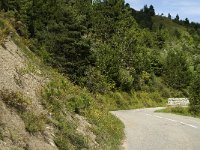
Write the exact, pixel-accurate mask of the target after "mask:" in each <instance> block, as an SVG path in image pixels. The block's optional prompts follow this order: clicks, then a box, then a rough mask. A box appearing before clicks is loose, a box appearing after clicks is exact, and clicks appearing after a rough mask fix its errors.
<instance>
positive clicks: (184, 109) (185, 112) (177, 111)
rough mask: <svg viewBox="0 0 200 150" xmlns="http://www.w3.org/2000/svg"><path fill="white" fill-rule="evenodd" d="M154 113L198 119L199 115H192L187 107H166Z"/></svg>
mask: <svg viewBox="0 0 200 150" xmlns="http://www.w3.org/2000/svg"><path fill="white" fill-rule="evenodd" d="M156 112H163V113H173V114H177V115H184V116H192V117H197V118H200V114H198V115H197V114H193V113H192V112H191V111H190V109H189V107H167V108H165V109H161V110H157V111H156Z"/></svg>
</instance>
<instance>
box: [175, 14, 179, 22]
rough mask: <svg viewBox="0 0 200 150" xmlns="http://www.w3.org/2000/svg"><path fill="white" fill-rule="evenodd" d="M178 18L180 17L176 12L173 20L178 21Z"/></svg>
mask: <svg viewBox="0 0 200 150" xmlns="http://www.w3.org/2000/svg"><path fill="white" fill-rule="evenodd" d="M179 19H180V18H179V15H178V14H177V15H176V17H175V19H174V21H175V22H179Z"/></svg>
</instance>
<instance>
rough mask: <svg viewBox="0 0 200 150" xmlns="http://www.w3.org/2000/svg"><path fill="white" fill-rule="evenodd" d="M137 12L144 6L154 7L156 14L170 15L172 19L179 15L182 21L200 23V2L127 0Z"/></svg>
mask: <svg viewBox="0 0 200 150" xmlns="http://www.w3.org/2000/svg"><path fill="white" fill-rule="evenodd" d="M125 1H126V3H129V4H130V6H131V7H132V8H134V9H136V10H140V9H141V8H143V7H144V5H146V4H147V5H148V6H149V5H151V4H152V5H153V6H154V9H155V11H156V14H162V13H163V14H164V15H165V16H167V15H168V13H170V14H171V15H172V17H175V16H176V15H177V14H178V15H179V17H180V19H185V18H188V19H189V20H190V21H193V22H198V23H200V0H125Z"/></svg>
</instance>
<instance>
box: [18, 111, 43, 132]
mask: <svg viewBox="0 0 200 150" xmlns="http://www.w3.org/2000/svg"><path fill="white" fill-rule="evenodd" d="M20 116H21V118H22V119H23V121H24V123H25V127H26V130H27V131H28V132H30V133H35V132H42V131H44V129H45V124H46V120H47V119H46V117H45V115H39V116H38V115H36V114H34V113H33V112H24V113H22V114H21V115H20Z"/></svg>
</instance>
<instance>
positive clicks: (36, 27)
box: [0, 0, 200, 93]
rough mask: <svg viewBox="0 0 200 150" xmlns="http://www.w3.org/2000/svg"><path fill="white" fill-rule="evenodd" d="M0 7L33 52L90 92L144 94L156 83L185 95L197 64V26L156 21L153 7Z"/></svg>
mask: <svg viewBox="0 0 200 150" xmlns="http://www.w3.org/2000/svg"><path fill="white" fill-rule="evenodd" d="M0 6H1V9H2V10H4V11H10V12H13V15H14V17H15V19H16V23H14V25H15V27H16V29H17V31H18V33H19V34H20V35H22V36H24V37H25V38H27V37H28V38H30V39H32V46H31V48H32V50H33V51H35V52H36V53H37V54H38V55H40V56H42V57H43V59H44V60H45V61H46V62H47V63H48V64H50V65H52V66H54V67H56V68H58V69H59V70H60V71H61V72H62V73H64V74H66V75H67V76H69V77H70V79H71V80H72V81H73V82H75V83H77V84H79V85H82V86H86V87H87V88H88V89H89V90H91V91H92V92H100V93H105V92H107V91H110V90H116V89H120V90H123V91H131V90H143V89H145V90H148V89H149V88H150V87H153V86H155V82H154V81H155V78H157V77H163V80H164V81H165V82H166V83H167V85H169V86H170V87H171V88H175V89H179V90H181V89H187V87H188V85H189V83H190V78H191V71H192V70H190V69H191V68H192V67H193V68H195V65H196V64H195V63H197V60H195V61H194V59H193V56H194V55H196V51H198V49H199V44H198V42H199V40H200V38H199V34H200V33H199V27H200V26H199V24H197V23H190V22H189V20H188V19H186V20H185V21H182V20H179V16H178V15H177V16H176V18H175V19H174V20H172V19H171V18H172V17H168V18H165V17H160V18H159V16H155V10H154V7H153V6H152V5H151V6H149V7H148V6H147V5H145V6H144V8H143V9H141V11H135V10H134V9H132V8H130V6H129V5H128V4H125V2H124V0H117V1H116V0H104V1H100V0H99V1H98V0H96V1H90V0H84V1H80V0H68V1H65V0H50V1H45V0H37V1H36V0H20V1H15V0H4V1H2V2H1V5H0ZM156 18H157V19H156ZM174 22H176V23H174ZM179 24H180V25H183V26H181V28H179V27H180V25H179ZM179 43H180V44H179ZM197 57H198V58H199V53H198V56H197ZM95 78H98V79H99V80H98V82H95ZM148 87H149V88H148Z"/></svg>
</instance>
